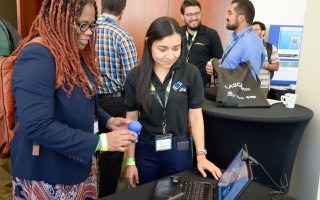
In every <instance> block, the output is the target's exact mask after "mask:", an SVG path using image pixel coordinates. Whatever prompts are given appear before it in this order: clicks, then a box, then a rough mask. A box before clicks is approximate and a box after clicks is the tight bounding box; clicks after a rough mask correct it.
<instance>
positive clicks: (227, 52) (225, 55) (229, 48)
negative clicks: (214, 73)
mask: <svg viewBox="0 0 320 200" xmlns="http://www.w3.org/2000/svg"><path fill="white" fill-rule="evenodd" d="M251 31H252V28H249V29H248V30H247V31H246V32H245V33H244V34H242V35H241V36H240V37H238V38H237V39H236V40H233V41H232V43H231V44H230V45H229V46H228V48H227V50H226V51H225V52H224V54H223V56H222V59H221V63H223V61H224V59H225V58H226V57H227V55H228V54H229V52H230V51H231V49H232V48H233V47H234V46H235V45H236V43H237V42H238V41H239V40H240V39H241V38H243V37H244V36H245V35H247V34H248V33H250V32H251Z"/></svg>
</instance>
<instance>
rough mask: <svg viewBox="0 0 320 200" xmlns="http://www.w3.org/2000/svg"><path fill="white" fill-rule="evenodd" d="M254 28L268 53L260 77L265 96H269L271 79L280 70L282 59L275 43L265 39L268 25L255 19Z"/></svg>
mask: <svg viewBox="0 0 320 200" xmlns="http://www.w3.org/2000/svg"><path fill="white" fill-rule="evenodd" d="M252 28H253V30H254V32H255V33H256V34H257V35H258V36H259V38H260V39H261V40H262V43H263V46H264V52H265V54H266V55H267V56H266V57H265V59H264V63H263V65H262V68H261V70H260V73H259V79H260V81H261V85H260V87H261V89H262V91H263V94H264V95H265V97H267V96H268V92H269V89H270V80H271V79H272V77H273V74H274V72H275V71H278V70H279V62H280V59H279V55H278V49H277V47H276V46H274V45H273V44H271V43H269V42H265V41H264V36H265V34H266V26H265V25H264V23H262V22H259V21H255V22H253V23H252Z"/></svg>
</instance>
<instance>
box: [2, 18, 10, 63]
mask: <svg viewBox="0 0 320 200" xmlns="http://www.w3.org/2000/svg"><path fill="white" fill-rule="evenodd" d="M10 49H11V46H10V38H9V33H8V31H7V28H6V26H5V24H4V23H3V22H2V20H0V61H1V60H2V59H4V58H5V57H7V56H9V55H10V53H11V52H10Z"/></svg>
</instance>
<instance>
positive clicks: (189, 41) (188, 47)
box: [186, 31, 197, 62]
mask: <svg viewBox="0 0 320 200" xmlns="http://www.w3.org/2000/svg"><path fill="white" fill-rule="evenodd" d="M196 36H197V32H195V33H194V34H193V36H192V38H190V40H189V32H188V31H186V37H187V50H188V52H187V57H186V62H188V61H189V51H190V49H191V47H192V45H193V42H194V40H195V38H196Z"/></svg>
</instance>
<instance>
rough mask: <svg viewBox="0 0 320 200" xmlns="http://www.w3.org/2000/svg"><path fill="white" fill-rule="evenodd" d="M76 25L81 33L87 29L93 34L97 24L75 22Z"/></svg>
mask: <svg viewBox="0 0 320 200" xmlns="http://www.w3.org/2000/svg"><path fill="white" fill-rule="evenodd" d="M77 25H78V26H79V28H80V31H81V32H86V31H87V30H88V29H89V28H90V30H91V32H94V31H95V30H96V29H97V28H98V24H88V23H79V22H77Z"/></svg>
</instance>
